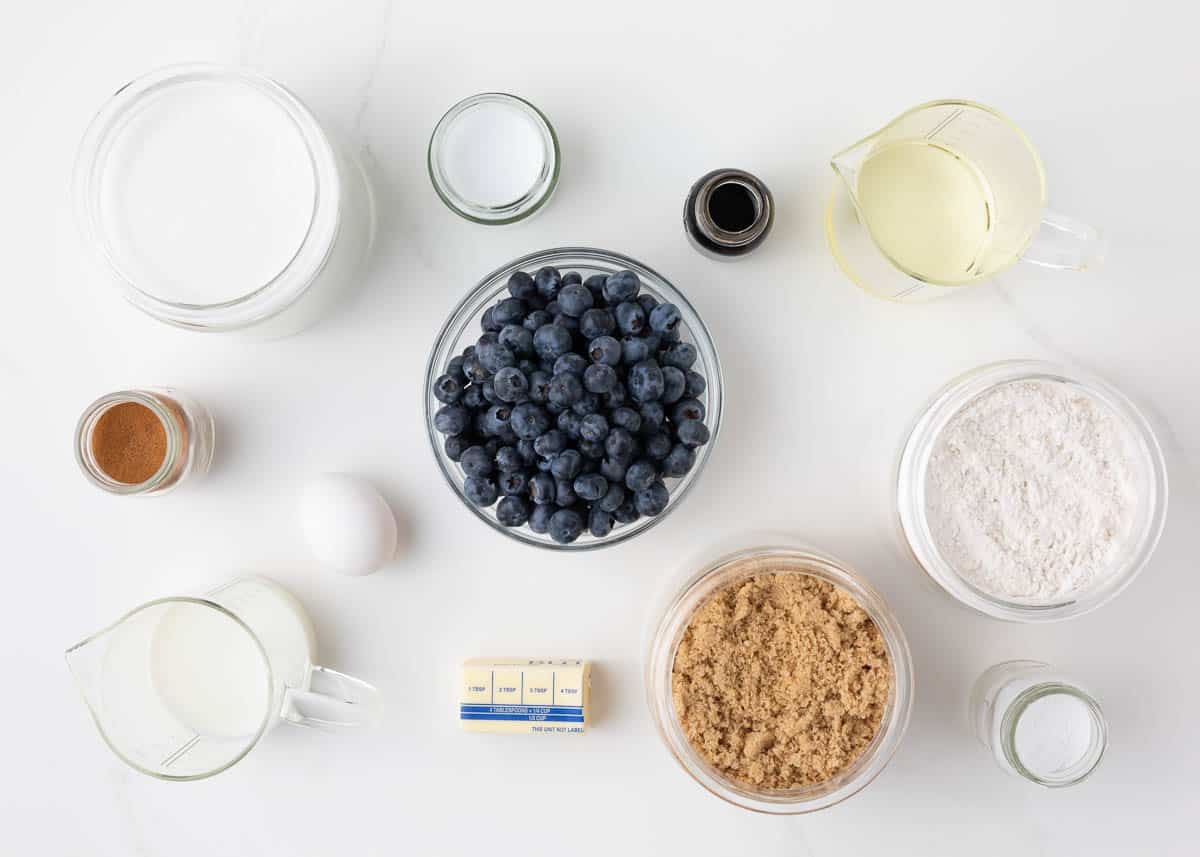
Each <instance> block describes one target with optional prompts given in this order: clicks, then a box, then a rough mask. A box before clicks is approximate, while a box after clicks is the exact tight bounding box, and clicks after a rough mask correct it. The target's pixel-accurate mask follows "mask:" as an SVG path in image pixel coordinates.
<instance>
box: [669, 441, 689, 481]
mask: <svg viewBox="0 0 1200 857" xmlns="http://www.w3.org/2000/svg"><path fill="white" fill-rule="evenodd" d="M695 463H696V453H695V451H694V450H691V449H688V448H687V447H686V446H684V445H683V444H682V443H677V444H675V446H674V448H673V449H672V450H671V453H670V454H669V455H668V456H667V457H666V458H665V459H664V460H663V475H664V476H674V477H677V478H678V477H680V476H686V475H687V472H688V471H689V470H691V469H692V465H693V464H695Z"/></svg>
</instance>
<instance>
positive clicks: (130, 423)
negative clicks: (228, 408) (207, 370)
mask: <svg viewBox="0 0 1200 857" xmlns="http://www.w3.org/2000/svg"><path fill="white" fill-rule="evenodd" d="M213 437H214V427H213V419H212V416H211V415H210V414H209V412H208V410H207V409H206V408H205V407H204V406H203V405H201V404H200V403H199V402H197V401H196V400H195V399H193V398H191V397H190V396H188V395H186V394H184V393H181V392H180V391H178V390H172V389H168V388H147V389H139V390H121V391H120V392H116V393H110V394H109V395H107V396H102V397H101V398H99V399H97V400H96V401H94V402H92V404H91V405H89V406H88V408H87V409H86V410H85V411H84V412H83V416H81V417H80V418H79V424H78V426H76V429H75V458H76V460H77V461H78V462H79V466H80V468H81V469H82V470H83V473H84V475H85V476H87V477H88V479H89V480H91V482H92V484H94V485H97V486H99V487H100V488H103V489H104V490H105V491H108V492H110V493H112V494H127V495H132V494H161V493H163V492H165V491H168V490H170V489H171V488H174V487H175V486H176V485H178V484H179V483H180V482H182V481H183V480H184V479H186V478H187V477H188V476H199V475H201V474H203V473H205V472H206V471H207V470H208V468H209V465H210V464H211V463H212V453H213Z"/></svg>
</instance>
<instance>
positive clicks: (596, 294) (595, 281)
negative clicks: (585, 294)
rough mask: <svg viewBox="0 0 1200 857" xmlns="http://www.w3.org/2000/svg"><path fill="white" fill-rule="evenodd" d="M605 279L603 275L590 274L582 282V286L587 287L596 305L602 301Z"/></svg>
mask: <svg viewBox="0 0 1200 857" xmlns="http://www.w3.org/2000/svg"><path fill="white" fill-rule="evenodd" d="M607 279H608V277H607V276H605V275H604V274H592V275H591V276H590V277H588V278H587V279H586V280H584V281H583V284H584V285H585V286H587V289H588V291H589V292H591V293H592V298H593V299H594V300H595V301H596V303H599V302H600V301H601V300H603V299H604V281H605V280H607Z"/></svg>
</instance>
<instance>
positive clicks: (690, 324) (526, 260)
mask: <svg viewBox="0 0 1200 857" xmlns="http://www.w3.org/2000/svg"><path fill="white" fill-rule="evenodd" d="M547 265H550V266H553V267H556V268H558V269H559V270H560V271H563V272H564V273H565V272H567V271H578V272H579V273H580V275H582V276H583V278H584V279H587V278H588V277H589V276H591V275H592V274H612V273H615V272H616V271H622V270H629V271H633V272H634V273H636V274H637V275H638V277H639V278H641V281H642V291H643V292H644V293H646V294H650V295H653V296H654V297H655V298H658V300H659V301H662V302H670V303H673V304H675V305H676V306H677V307H678V308H679V314H680V316H681V317H682V321H681V322H680V325H679V332H680V338H681V339H682V340H683V341H684V342H690V343H691V344H692V345H694V346H695V347H696V352H697V359H696V365H695V366H694V367H693V368H694V369H695V371H697V372H699V373H700V374H701V375H703V376H704V379H705V381H706V382H707V386H706V387H705V390H704V393H703V394H702V395H701V396H700V397H699V399H700V401H701V403H702V404H703V405H704V409H705V417H704V424H705V425H706V426H707V427H708V431H709V441H708V443H706V444H705V445H704V446H701V447H700V448H698V449H697V450H696V462H695V464H694V465H693V466H692V469H691V470H690V471H688V473H687V475H686V476H684V477H682V478H680V479H670V478H668V479H667V480H665V481H666V483H667V488H668V489H669V490H670V499H669V501H668V503H667V508H666V509H664V510H663V512H662V513H661V514H659V515H656V516H654V517H642V518H638V520H636V521H634V522H633V523H632V524H621V525H619V526H617V527H615V528H614V529H613V531H612V532H611V533H610V534H609V535H607V536H605V537H604V538H600V539H598V538H596V537H595V536H593V535H591V534H590V533H588V532H587V531H586V530H585V531H584V533H583V535H581V536H580V537H579V539H578V540H577V541H574V542H572V543H570V544H566V545H563V544H559V543H558V542H556V541H554V540H553V539H552V538H550V536H549V535H548V534H540V535H539V534H538V533H535V532H533V531H532V530H530V529H529V528H528V527H527V526H522V527H506V526H504V525H503V524H501V523H499V522H498V521H497V520H496V512H495V507H494V506H493V507H491V508H487V509H481V508H479V507H478V506H476V505H475V504H473V503H471V502H470V501H469V500H468V499H467V498H466V496H465V495H464V494H463V480H464V479H465V478H466V474H465V473H464V472H463V470H462V468H461V467H460V466H459V464H458V463H457V462H455V461H453V460H452V459H451V458H450V456H448V455H446V450H445V449H444V447H443V442H444V440H445V438H444V437H443V435H441V434H440V433H438V431H437V429H436V428H435V427H434V424H433V419H434V415H435V414H436V413H437V410H438V408H440V407H441V406H442V403H441V402H439V401H438V400H437V398H436V397H435V396H434V395H433V383H434V381H436V380H437V378H438V376H439V375H441V374H442V373H443V372H445V371H446V365H447V364H448V363H449V362H450V358H452V357H454V356H456V355H459V354H462V352H463V349H464V348H466V347H467V346H468V345H473V344H474V343H475V341H476V340H477V339H478V338H479V335H480V333H481V329H480V326H479V321H480V318H481V317H482V316H483V312H484V310H486V309H487V308H488V307H490V306H492V305H493V304H495V303H496V301H497V300H498V299H499V296H500V294H501V293H505V294H507V286H508V278H509V277H511V276H512V274H513V273H514V272H516V271H527V272H533V271H536V270H537V269H538V268H542V267H545V266H547ZM724 394H725V390H724V386H723V384H722V379H721V363H720V361H719V360H718V358H717V350H716V346H715V345H714V344H713V341H712V337H711V335H710V334H709V332H708V328H707V327H705V326H704V322H703V321H701V320H700V316H699V314H698V313H697V312H696V310H695V309H694V308H693V307H692V305H691V304H690V303H689V302H688V300H687V298H685V297H684V296H683V294H682V293H681V292H680V291H679V290H678V289H676V288H675V287H674V286H673V285H671V283H669V282H668V281H667V279H666V278H665V277H663V276H662V275H661V274H659V273H658V272H656V271H654V270H652V269H650V268H648V267H646V266H645V265H643V264H642V263H640V262H638V261H636V260H634V259H631V258H629V257H628V256H622V255H620V254H619V253H612V252H609V251H607V250H596V249H593V248H588V247H560V248H557V249H553V250H543V251H541V252H538V253H531V254H530V255H528V256H522V257H521V258H520V259H516V260H514V261H512V262H510V263H509V264H507V265H505V266H504V267H502V268H499V269H497V270H495V271H493V272H492V273H490V274H488V275H487V276H486V277H484V278H483V280H482V281H480V283H479V284H478V285H477V286H475V287H474V288H473V289H472V290H471V291H470V292H469V293H468V294H467V296H466V297H465V298H463V300H462V301H461V302H460V303H459V305H458V306H457V307H455V308H454V311H453V312H452V313H451V314H450V317H449V318H448V319H446V323H445V324H444V325H442V329H441V331H439V332H438V335H437V339H436V340H435V341H434V344H433V351H432V352H431V353H430V355H429V363H428V365H427V367H426V370H425V427H426V429H427V430H428V434H429V442H430V445H431V446H432V447H433V454H434V456H435V457H436V458H437V462H438V466H439V467H440V468H441V471H442V475H443V476H445V477H446V482H447V484H448V485H449V486H450V488H451V489H452V490H453V491H454V493H455V494H456V495H458V497H459V499H460V500H462V502H463V505H464V506H466V507H467V508H468V509H470V510H471V512H472V513H473V514H474V515H475V516H476V517H477V518H479V519H480V520H481V521H483V522H484V523H486V524H487V525H488V526H490V527H492V528H493V529H495V530H497V531H498V532H501V533H503V534H504V535H506V536H508V537H510V538H514V539H517V540H518V541H522V542H525V543H526V544H532V545H537V546H538V547H544V548H551V549H555V550H590V549H594V548H599V547H605V546H607V545H614V544H618V543H620V542H623V541H625V540H626V539H630V538H633V537H634V536H636V535H638V534H639V533H642V532H645V531H646V530H648V529H650V527H652V526H654V525H655V524H657V523H658V522H660V521H662V520H664V519H665V518H666V517H667V515H669V514H671V512H672V511H674V509H675V508H676V507H678V506H679V504H680V503H681V502H682V501H683V498H684V497H685V496H687V493H688V492H689V491H690V490H691V488H692V486H693V485H694V484H695V483H696V480H697V479H699V478H700V473H701V471H703V470H704V465H705V463H706V462H707V461H708V457H709V455H711V454H712V450H713V448H714V447H715V446H716V444H717V435H718V433H719V431H720V427H721V405H722V401H723V399H724Z"/></svg>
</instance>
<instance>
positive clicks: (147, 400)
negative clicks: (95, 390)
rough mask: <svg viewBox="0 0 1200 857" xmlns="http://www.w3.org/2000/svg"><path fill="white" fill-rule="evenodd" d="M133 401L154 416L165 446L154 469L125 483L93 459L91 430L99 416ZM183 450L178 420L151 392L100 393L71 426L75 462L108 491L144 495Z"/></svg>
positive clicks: (168, 474)
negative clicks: (163, 435) (73, 427)
mask: <svg viewBox="0 0 1200 857" xmlns="http://www.w3.org/2000/svg"><path fill="white" fill-rule="evenodd" d="M130 403H132V404H137V405H141V406H143V407H145V408H146V409H147V410H149V411H150V412H151V413H153V414H154V416H156V417H157V418H158V421H159V422H160V423H161V424H162V427H163V430H164V431H165V432H166V436H167V449H166V452H165V453H164V454H163V460H162V464H160V465H159V467H158V470H156V471H155V472H154V474H153V475H152V476H151V477H150V478H149V479H147V480H146V481H144V482H137V483H128V482H118V481H117V480H115V479H113V478H112V477H111V476H109V475H108V474H107V473H105V472H104V470H103V469H102V468H101V467H100V466H99V464H97V463H96V462H95V461H94V457H93V455H92V431H93V430H94V429H95V428H96V424H97V423H98V422H99V421H100V418H101V417H102V416H104V414H106V413H108V411H110V410H112V409H113V408H115V407H116V406H118V405H123V404H130ZM183 450H184V433H183V429H182V428H181V427H180V425H179V421H178V420H177V418H176V417H175V415H174V414H172V413H171V411H170V410H168V409H167V408H166V407H164V406H163V404H162V403H161V402H160V401H159V400H158V399H157V398H156V397H155V396H154V395H153V394H151V393H149V392H143V391H140V390H119V391H117V392H115V393H109V394H108V395H106V396H101V397H100V398H99V399H96V401H94V402H92V403H91V404H90V405H88V406H87V408H85V409H84V411H83V414H82V415H81V416H80V417H79V422H78V423H76V425H75V461H76V462H77V463H78V464H79V469H80V470H82V471H83V474H84V475H85V476H86V477H87V478H88V480H89V481H90V482H91V483H92V484H93V485H95V486H96V487H98V488H102V489H103V490H105V491H107V492H109V493H110V494H124V495H130V494H147V493H149V492H151V491H154V490H156V489H158V488H160V487H162V485H163V484H164V483H165V482H166V481H167V480H168V479H169V478H170V477H171V475H172V474H173V473H174V472H175V469H176V467H177V465H178V464H179V458H180V456H181V455H182V454H183Z"/></svg>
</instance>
